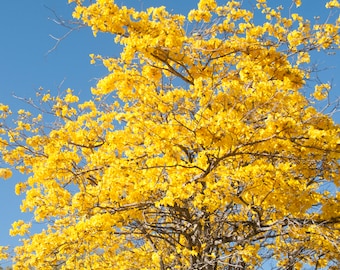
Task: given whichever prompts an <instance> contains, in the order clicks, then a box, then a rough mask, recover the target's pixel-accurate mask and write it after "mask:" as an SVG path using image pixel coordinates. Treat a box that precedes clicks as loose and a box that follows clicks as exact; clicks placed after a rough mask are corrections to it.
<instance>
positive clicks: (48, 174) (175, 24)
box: [0, 0, 340, 270]
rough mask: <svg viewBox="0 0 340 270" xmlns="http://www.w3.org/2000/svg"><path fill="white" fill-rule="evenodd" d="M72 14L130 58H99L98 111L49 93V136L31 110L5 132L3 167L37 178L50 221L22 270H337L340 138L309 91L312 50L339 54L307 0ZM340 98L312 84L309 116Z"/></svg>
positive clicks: (109, 3) (44, 217) (26, 205)
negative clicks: (304, 12)
mask: <svg viewBox="0 0 340 270" xmlns="http://www.w3.org/2000/svg"><path fill="white" fill-rule="evenodd" d="M69 2H74V4H75V10H74V13H73V16H74V18H75V19H78V20H80V21H81V22H82V23H84V24H86V25H88V26H89V27H91V28H92V30H93V33H94V35H96V33H98V32H107V33H110V34H112V35H113V36H114V40H115V42H116V43H119V44H121V45H122V52H121V54H120V56H119V57H117V58H114V57H104V56H100V55H96V54H94V53H95V52H94V53H93V54H90V61H91V63H95V62H102V63H103V65H104V66H105V67H106V68H107V70H108V74H107V75H106V76H105V77H103V78H101V79H100V80H99V81H98V83H97V84H96V85H95V86H94V87H93V88H92V89H91V92H92V94H93V98H92V99H90V100H88V101H80V99H79V97H78V96H77V95H76V94H75V93H74V91H73V90H71V89H67V90H66V91H65V94H64V95H61V96H56V97H54V96H53V95H52V94H51V93H50V92H49V91H47V92H44V91H41V92H40V98H41V103H40V104H42V106H45V105H49V108H50V110H49V111H48V113H49V114H50V115H52V116H49V117H54V119H55V122H54V126H53V127H52V129H48V128H46V127H44V124H43V122H42V121H43V119H44V117H45V115H42V114H39V115H37V116H33V115H30V113H29V112H26V111H24V110H20V111H19V116H18V120H17V122H16V127H14V128H9V127H5V126H3V127H2V126H0V131H1V132H0V134H1V136H2V135H3V136H2V139H1V140H0V150H1V152H2V157H3V160H4V161H6V162H7V163H8V164H9V165H11V166H13V167H15V168H16V169H18V170H19V171H21V172H22V173H25V174H27V180H26V181H24V182H22V183H18V184H17V185H16V189H15V192H16V193H17V194H23V195H24V196H25V198H24V200H23V202H22V206H21V209H22V211H31V212H33V213H34V219H35V222H47V223H48V225H47V226H46V228H45V229H44V230H42V231H41V232H40V233H35V234H32V235H30V236H28V237H27V238H24V239H23V244H22V246H18V247H16V249H15V255H14V265H15V267H17V269H119V270H120V269H126V270H131V269H212V268H214V269H224V268H225V266H226V265H233V266H234V267H235V268H240V269H255V268H259V267H262V266H263V265H264V264H265V263H266V257H265V256H263V254H272V257H271V259H274V260H276V262H277V266H278V267H282V268H287V269H288V268H291V269H293V268H294V269H301V268H302V267H303V266H304V265H309V266H312V267H315V268H318V267H328V268H329V269H331V267H333V266H336V264H337V263H340V254H339V250H338V247H339V245H340V242H339V239H340V216H339V215H340V207H339V205H340V195H339V194H340V193H339V191H338V188H339V186H340V173H339V170H340V165H339V160H340V137H339V135H340V126H339V125H338V124H336V123H334V121H333V120H332V118H331V117H330V116H329V115H327V114H324V113H322V112H318V111H317V109H315V108H314V107H313V103H312V102H311V101H310V96H305V95H304V94H303V91H301V90H302V89H303V88H304V86H305V85H306V83H307V82H308V83H310V81H309V79H310V70H311V69H308V68H306V67H308V65H309V63H310V62H312V60H313V59H312V56H313V54H312V53H311V52H312V51H317V50H320V51H328V50H332V49H334V48H338V47H339V44H340V39H339V22H340V21H339V20H338V19H335V20H334V21H332V20H331V19H330V20H329V21H327V23H325V24H315V25H314V24H313V23H312V22H310V21H308V20H305V19H304V18H303V17H302V16H301V15H299V14H298V13H295V11H294V10H295V8H297V7H299V10H301V9H303V4H302V3H301V1H298V0H295V1H293V2H294V5H289V6H288V7H282V6H281V7H271V6H270V5H269V3H267V1H265V0H257V1H254V5H253V7H254V8H253V9H251V10H248V9H247V8H246V6H244V5H243V3H242V2H243V1H236V0H230V1H228V2H227V3H226V4H224V5H219V4H218V2H217V1H214V0H201V1H198V4H197V8H195V9H192V10H191V11H190V12H189V13H188V15H187V16H185V15H181V14H172V13H171V12H169V11H167V9H166V8H165V7H150V8H147V9H146V10H141V11H137V10H136V9H134V8H132V7H127V6H124V5H120V4H119V3H120V2H118V1H117V2H115V1H113V0H97V1H81V0H73V1H72V0H70V1H69ZM337 3H338V2H337V1H329V2H328V4H327V5H326V7H329V8H336V7H337V5H338V4H337ZM284 8H286V9H289V12H287V13H289V14H288V15H287V16H285V15H284V14H285V13H284V11H283V10H284ZM257 16H259V18H261V20H257ZM257 21H262V22H261V23H255V22H257ZM331 90H332V89H331V86H330V85H329V84H325V83H321V84H318V85H316V86H315V89H314V93H312V97H313V102H318V100H322V99H324V98H326V97H329V92H330V91H331ZM0 115H3V117H2V119H5V117H8V115H9V108H8V107H7V106H5V105H0ZM10 175H11V174H10V171H9V170H8V169H0V177H3V178H7V177H9V176H10ZM329 187H331V188H329ZM30 226H31V224H30V223H25V222H24V221H22V220H19V221H17V222H15V223H14V224H13V226H12V229H11V232H10V233H11V234H12V235H22V236H23V235H26V234H28V230H29V228H30ZM0 254H2V253H1V252H0ZM1 256H2V255H1Z"/></svg>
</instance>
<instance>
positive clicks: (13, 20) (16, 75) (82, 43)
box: [0, 0, 340, 245]
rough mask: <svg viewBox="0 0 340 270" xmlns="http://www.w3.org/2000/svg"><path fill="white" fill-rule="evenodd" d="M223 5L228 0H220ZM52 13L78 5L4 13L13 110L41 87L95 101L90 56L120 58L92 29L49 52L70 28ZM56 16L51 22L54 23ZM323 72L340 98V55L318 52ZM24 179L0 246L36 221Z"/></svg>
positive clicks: (5, 80)
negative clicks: (18, 226)
mask: <svg viewBox="0 0 340 270" xmlns="http://www.w3.org/2000/svg"><path fill="white" fill-rule="evenodd" d="M116 2H117V3H126V4H127V5H134V6H135V7H136V8H138V9H141V8H142V9H145V8H147V7H148V6H151V5H166V6H167V7H168V9H169V10H173V11H175V12H184V14H186V13H187V11H188V10H189V9H191V8H194V7H195V6H196V3H197V1H196V0H182V1H171V0H166V1H165V0H159V1H156V0H118V1H116ZM220 2H223V1H220ZM273 2H276V4H277V5H278V4H282V5H288V6H289V5H290V3H291V0H282V1H273ZM325 2H326V1H325V0H305V5H302V7H301V8H300V9H299V10H298V12H300V13H301V14H302V15H303V16H306V17H308V18H310V19H311V20H313V17H314V16H316V15H321V17H322V18H326V16H327V13H325V12H323V13H322V14H319V13H320V10H322V8H321V7H322V6H324V4H325ZM52 10H53V11H54V12H55V13H56V14H57V15H59V16H60V17H62V18H64V19H71V13H72V6H70V5H68V4H67V0H34V1H27V0H16V1H9V0H7V1H6V0H4V1H2V3H1V9H0V31H1V35H0V51H1V61H0V103H4V104H7V105H10V107H11V109H12V111H14V112H15V111H17V110H18V109H20V108H22V107H25V108H27V104H25V103H24V102H22V101H19V100H18V99H15V98H13V96H12V95H13V94H15V95H17V96H21V97H26V98H29V97H34V96H35V92H36V90H37V89H38V88H39V87H43V88H44V89H50V90H51V92H52V93H57V92H58V89H59V90H61V91H63V90H65V89H67V88H69V87H70V88H72V89H75V93H80V95H81V96H82V98H83V99H88V98H90V94H89V93H90V87H91V86H93V85H94V84H95V82H96V79H97V78H100V77H102V76H104V75H105V74H106V70H105V69H104V68H103V67H102V66H100V65H90V58H89V54H90V53H94V54H98V53H99V54H102V55H107V56H118V55H119V49H118V47H117V46H115V45H114V44H113V36H110V35H104V34H99V35H98V37H97V38H94V37H93V35H92V33H91V31H90V30H89V29H81V30H79V31H74V32H73V33H72V34H71V35H69V36H68V37H67V38H66V39H65V40H63V41H62V42H61V43H60V44H59V46H58V47H57V48H56V50H54V51H53V52H51V53H49V54H47V52H48V51H49V50H50V49H51V48H53V46H54V45H55V40H53V39H52V38H51V37H50V36H49V35H53V36H56V37H61V36H63V35H64V34H65V33H66V32H67V29H66V28H64V27H62V26H60V25H57V24H56V23H54V22H53V21H52V20H51V19H53V18H55V17H54V14H53V12H52ZM49 18H50V19H49ZM314 60H315V61H314V62H315V63H318V64H319V65H320V67H322V68H328V69H327V70H326V71H324V72H322V73H320V74H321V78H322V79H324V80H326V81H327V80H329V81H333V84H334V85H335V89H334V90H333V91H334V95H336V96H340V72H339V71H340V70H339V68H337V69H336V68H333V67H335V66H336V65H339V64H338V63H340V55H335V56H334V55H332V56H327V55H325V54H318V55H317V59H314ZM335 120H336V122H338V123H339V122H340V117H339V115H338V116H336V119H335ZM23 177H24V176H22V175H19V174H14V177H13V178H12V179H9V180H7V181H2V180H1V182H0V184H1V185H0V205H1V207H0V245H15V244H17V243H18V242H17V241H18V238H14V239H13V238H11V237H9V236H8V231H9V228H10V225H11V223H13V221H15V220H17V219H25V220H27V219H30V215H27V214H26V215H23V214H22V213H21V212H20V208H19V206H20V200H21V199H22V198H21V197H17V196H16V195H15V194H14V186H15V184H16V183H17V182H18V181H20V179H23Z"/></svg>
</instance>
